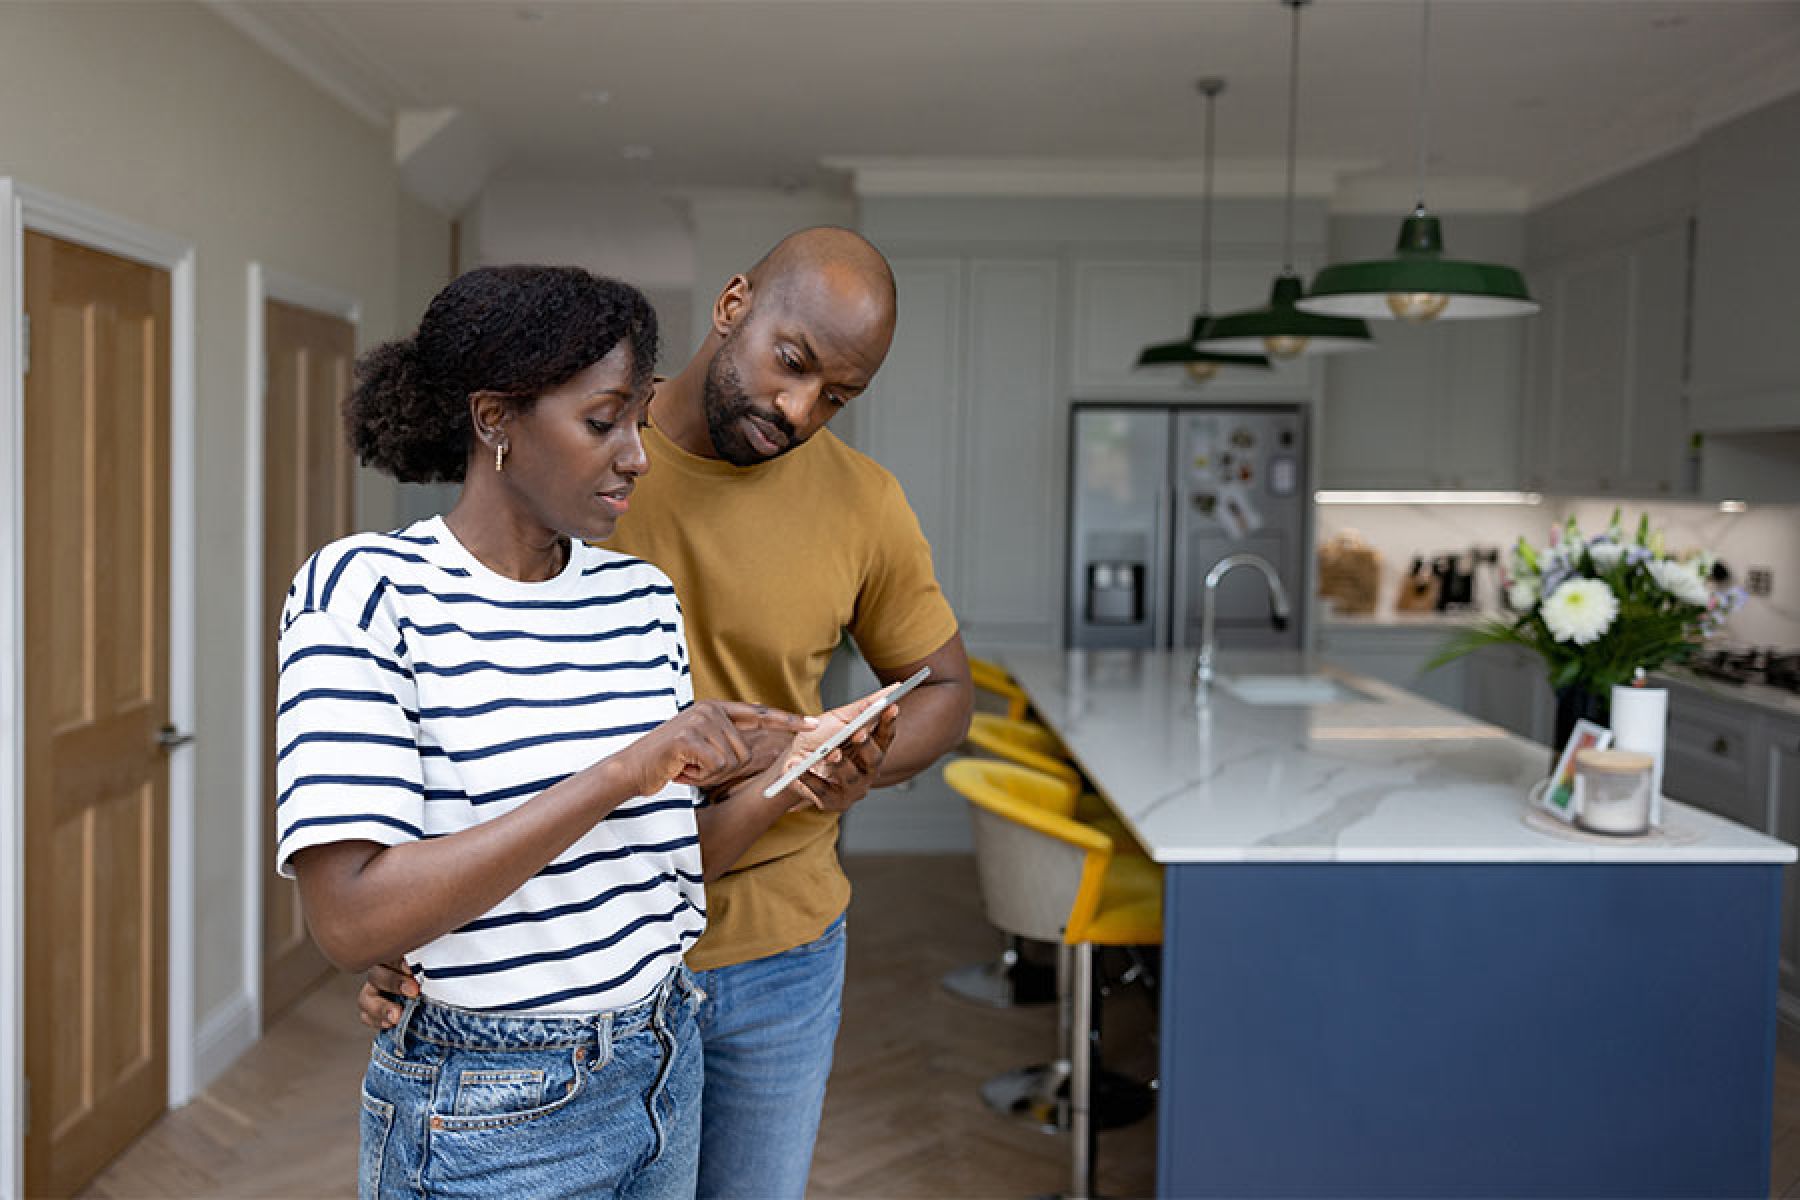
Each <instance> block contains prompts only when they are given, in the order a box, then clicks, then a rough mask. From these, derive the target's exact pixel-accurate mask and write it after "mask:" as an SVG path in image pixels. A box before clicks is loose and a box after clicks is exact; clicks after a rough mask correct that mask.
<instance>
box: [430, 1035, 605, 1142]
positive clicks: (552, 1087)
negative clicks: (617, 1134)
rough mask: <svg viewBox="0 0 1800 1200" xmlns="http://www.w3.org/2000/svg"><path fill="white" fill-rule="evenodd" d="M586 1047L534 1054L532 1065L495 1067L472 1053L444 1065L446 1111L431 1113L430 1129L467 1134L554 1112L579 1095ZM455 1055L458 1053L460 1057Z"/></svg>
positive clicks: (492, 1063)
mask: <svg viewBox="0 0 1800 1200" xmlns="http://www.w3.org/2000/svg"><path fill="white" fill-rule="evenodd" d="M588 1054H589V1052H588V1050H587V1048H586V1047H577V1048H575V1049H573V1050H570V1051H566V1052H556V1051H550V1052H546V1053H544V1054H542V1055H534V1056H533V1058H532V1061H533V1062H534V1063H535V1064H538V1065H534V1066H531V1067H521V1066H517V1065H508V1066H497V1065H495V1064H494V1062H493V1060H492V1059H491V1058H487V1057H484V1056H481V1055H475V1054H471V1055H469V1056H468V1057H467V1059H466V1060H465V1061H464V1062H460V1063H459V1062H457V1061H454V1060H453V1061H451V1062H448V1063H446V1064H445V1065H444V1070H445V1072H446V1074H448V1075H453V1076H454V1077H455V1078H456V1081H457V1083H456V1091H455V1096H454V1100H453V1101H452V1105H451V1111H450V1112H447V1113H434V1114H433V1115H432V1118H431V1128H432V1130H433V1131H434V1132H440V1133H444V1132H448V1133H468V1132H473V1131H476V1130H482V1129H504V1128H507V1127H509V1126H514V1125H524V1124H526V1123H528V1122H531V1121H535V1120H537V1119H538V1118H539V1117H545V1116H548V1115H550V1114H551V1113H554V1112H557V1111H559V1110H561V1109H562V1108H564V1107H565V1106H566V1105H568V1104H569V1103H570V1102H571V1101H573V1100H574V1099H575V1098H576V1097H577V1096H579V1095H580V1094H581V1090H582V1087H583V1086H584V1084H585V1081H586V1077H587V1075H588V1073H589V1071H588ZM459 1057H460V1056H459Z"/></svg>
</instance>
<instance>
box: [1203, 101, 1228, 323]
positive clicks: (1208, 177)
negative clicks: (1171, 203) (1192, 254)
mask: <svg viewBox="0 0 1800 1200" xmlns="http://www.w3.org/2000/svg"><path fill="white" fill-rule="evenodd" d="M1209 85H1211V86H1210V90H1209ZM1222 87H1224V84H1223V83H1222V82H1217V81H1212V80H1207V81H1203V82H1202V83H1201V85H1200V91H1201V94H1202V95H1204V96H1205V97H1206V145H1205V148H1204V152H1205V154H1206V170H1205V173H1204V174H1203V175H1202V176H1201V182H1200V187H1201V189H1202V195H1201V198H1200V311H1201V312H1203V313H1207V314H1211V312H1212V199H1213V101H1214V100H1215V99H1216V98H1217V97H1218V94H1219V89H1220V88H1222Z"/></svg>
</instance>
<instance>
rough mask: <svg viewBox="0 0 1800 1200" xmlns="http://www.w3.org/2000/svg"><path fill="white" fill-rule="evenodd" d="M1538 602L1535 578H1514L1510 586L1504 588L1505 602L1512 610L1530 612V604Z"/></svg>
mask: <svg viewBox="0 0 1800 1200" xmlns="http://www.w3.org/2000/svg"><path fill="white" fill-rule="evenodd" d="M1537 602H1538V585H1537V581H1536V580H1535V579H1515V580H1513V582H1512V586H1511V587H1509V588H1507V589H1506V604H1507V607H1509V608H1511V609H1512V610H1513V611H1514V612H1519V613H1522V612H1530V611H1531V606H1532V605H1534V604H1536V603H1537Z"/></svg>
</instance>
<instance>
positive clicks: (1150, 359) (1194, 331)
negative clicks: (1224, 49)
mask: <svg viewBox="0 0 1800 1200" xmlns="http://www.w3.org/2000/svg"><path fill="white" fill-rule="evenodd" d="M1195 86H1196V87H1198V88H1199V90H1200V94H1201V95H1202V96H1205V97H1206V158H1205V176H1204V182H1203V183H1202V186H1201V201H1200V311H1199V312H1198V313H1195V314H1194V320H1193V323H1192V324H1191V325H1190V326H1189V328H1188V335H1187V337H1186V338H1185V339H1184V340H1182V341H1179V342H1160V343H1158V344H1156V345H1154V346H1145V347H1144V349H1143V351H1142V352H1141V353H1139V354H1138V360H1137V365H1138V366H1140V367H1163V366H1179V367H1185V368H1186V369H1187V373H1188V378H1189V379H1191V380H1193V381H1194V382H1195V383H1205V382H1206V381H1207V380H1208V379H1211V378H1212V377H1213V376H1214V375H1216V374H1218V372H1219V368H1220V367H1262V368H1264V369H1265V370H1266V369H1267V368H1268V366H1269V360H1268V359H1267V358H1266V357H1264V356H1263V355H1261V354H1220V353H1218V352H1216V351H1213V350H1207V349H1203V348H1202V347H1201V346H1200V344H1199V343H1200V339H1201V338H1203V337H1205V336H1206V332H1207V328H1208V326H1210V325H1211V324H1212V315H1211V314H1212V193H1213V101H1214V100H1215V99H1216V98H1217V97H1218V95H1219V93H1220V92H1222V91H1224V90H1225V81H1224V80H1223V79H1217V78H1211V77H1209V78H1206V79H1202V80H1200V82H1199V83H1198V84H1196V85H1195Z"/></svg>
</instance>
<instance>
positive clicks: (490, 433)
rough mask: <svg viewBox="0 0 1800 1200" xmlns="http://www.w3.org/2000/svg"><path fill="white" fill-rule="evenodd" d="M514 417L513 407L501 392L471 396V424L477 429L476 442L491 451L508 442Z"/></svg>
mask: <svg viewBox="0 0 1800 1200" xmlns="http://www.w3.org/2000/svg"><path fill="white" fill-rule="evenodd" d="M512 415H513V409H512V405H511V404H509V403H508V402H507V399H506V397H505V396H502V395H501V394H500V393H499V392H471V393H470V394H469V423H470V424H471V425H473V426H474V427H475V438H476V440H477V441H479V442H480V443H481V444H482V445H484V446H486V447H487V448H488V449H490V450H491V449H493V448H494V447H495V446H497V445H499V444H500V443H501V442H504V441H505V440H506V427H507V425H508V424H510V423H511V422H512Z"/></svg>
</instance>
